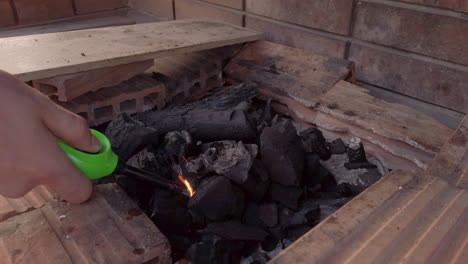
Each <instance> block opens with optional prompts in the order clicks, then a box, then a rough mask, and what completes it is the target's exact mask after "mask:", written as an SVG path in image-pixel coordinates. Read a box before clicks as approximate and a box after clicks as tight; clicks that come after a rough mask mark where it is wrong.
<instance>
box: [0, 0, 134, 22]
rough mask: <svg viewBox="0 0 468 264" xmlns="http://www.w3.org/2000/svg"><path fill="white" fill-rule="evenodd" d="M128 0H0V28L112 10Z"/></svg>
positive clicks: (123, 5) (124, 4) (126, 3)
mask: <svg viewBox="0 0 468 264" xmlns="http://www.w3.org/2000/svg"><path fill="white" fill-rule="evenodd" d="M127 5H128V0H0V29H2V28H6V27H12V26H24V25H32V24H40V23H44V22H47V21H51V20H56V19H61V18H66V17H73V16H75V15H83V14H91V13H96V12H100V11H108V10H114V9H118V8H122V7H125V6H127Z"/></svg>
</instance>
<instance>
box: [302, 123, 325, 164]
mask: <svg viewBox="0 0 468 264" xmlns="http://www.w3.org/2000/svg"><path fill="white" fill-rule="evenodd" d="M301 138H302V142H303V144H304V147H305V150H306V151H307V152H314V153H317V155H319V157H320V158H321V159H322V160H327V159H329V158H330V156H331V152H330V150H329V149H328V147H327V142H326V140H325V137H324V136H323V134H322V131H320V130H318V129H317V128H309V129H307V130H304V131H302V132H301Z"/></svg>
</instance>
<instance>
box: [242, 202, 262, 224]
mask: <svg viewBox="0 0 468 264" xmlns="http://www.w3.org/2000/svg"><path fill="white" fill-rule="evenodd" d="M258 207H259V206H258V204H256V203H248V204H247V205H246V206H245V211H244V216H243V217H242V222H243V223H244V224H247V225H251V226H263V222H262V221H261V220H260V217H259V216H258Z"/></svg>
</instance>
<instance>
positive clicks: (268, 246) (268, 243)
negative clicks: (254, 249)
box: [261, 234, 279, 252]
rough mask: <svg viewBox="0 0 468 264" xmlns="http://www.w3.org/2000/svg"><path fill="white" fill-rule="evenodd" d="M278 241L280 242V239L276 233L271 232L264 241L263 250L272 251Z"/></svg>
mask: <svg viewBox="0 0 468 264" xmlns="http://www.w3.org/2000/svg"><path fill="white" fill-rule="evenodd" d="M278 243H279V239H278V238H276V237H275V236H274V235H271V234H269V235H268V236H267V237H266V238H265V240H263V241H262V243H261V247H262V250H264V251H267V252H270V251H272V250H273V249H275V248H276V246H277V245H278Z"/></svg>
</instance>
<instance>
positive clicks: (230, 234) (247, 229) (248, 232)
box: [199, 220, 268, 241]
mask: <svg viewBox="0 0 468 264" xmlns="http://www.w3.org/2000/svg"><path fill="white" fill-rule="evenodd" d="M199 232H201V233H210V234H215V235H218V236H220V237H222V238H224V239H228V240H255V241H262V240H264V239H265V238H266V237H267V235H268V233H267V232H265V231H264V230H263V229H261V228H259V227H255V226H248V225H244V224H242V223H241V222H239V221H237V220H231V221H226V222H215V223H211V224H208V225H207V226H206V228H205V229H202V230H200V231H199Z"/></svg>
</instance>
